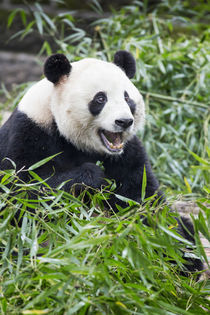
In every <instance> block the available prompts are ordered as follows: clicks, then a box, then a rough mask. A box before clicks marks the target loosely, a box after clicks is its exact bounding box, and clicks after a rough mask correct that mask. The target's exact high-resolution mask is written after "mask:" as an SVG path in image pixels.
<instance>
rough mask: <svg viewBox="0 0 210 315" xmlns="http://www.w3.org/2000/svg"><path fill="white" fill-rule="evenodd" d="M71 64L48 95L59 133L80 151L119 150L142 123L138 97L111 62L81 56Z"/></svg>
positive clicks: (121, 72)
mask: <svg viewBox="0 0 210 315" xmlns="http://www.w3.org/2000/svg"><path fill="white" fill-rule="evenodd" d="M71 65H72V69H71V72H70V75H69V76H68V77H67V76H64V77H63V78H62V79H61V80H60V81H59V83H58V84H56V85H55V87H54V90H53V94H52V97H51V110H52V113H53V116H54V119H55V121H56V123H57V126H58V129H59V131H60V133H61V134H62V135H63V136H64V137H65V138H66V139H67V140H68V141H70V142H72V143H74V145H75V146H76V147H77V148H79V149H81V150H84V151H88V152H92V151H95V152H99V153H107V154H120V153H122V152H123V149H124V147H125V145H126V142H127V141H128V140H129V139H130V138H131V137H132V136H133V134H135V133H136V132H137V130H138V129H139V127H141V126H143V122H144V112H145V110H144V102H143V100H142V96H141V95H140V93H139V92H138V90H137V89H136V88H135V86H134V85H133V84H132V83H131V81H130V80H129V78H128V77H127V76H126V74H125V73H124V72H123V71H122V70H121V69H120V68H119V67H118V66H116V65H115V64H112V63H108V62H104V61H100V60H96V59H84V60H81V61H78V62H75V63H72V64H71Z"/></svg>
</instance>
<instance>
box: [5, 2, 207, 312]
mask: <svg viewBox="0 0 210 315" xmlns="http://www.w3.org/2000/svg"><path fill="white" fill-rule="evenodd" d="M202 4H203V5H202ZM199 5H200V7H199V8H197V7H196V6H193V4H192V3H191V2H187V1H185V2H184V4H183V3H182V1H170V2H169V1H161V3H160V5H159V6H156V8H155V10H154V9H153V8H148V7H147V1H144V2H143V4H142V3H141V2H139V1H132V5H130V6H128V7H124V8H122V9H121V11H120V12H114V13H113V15H112V16H110V17H109V18H106V19H101V20H98V21H95V23H94V24H93V25H92V33H91V35H90V34H88V33H86V32H85V31H84V30H80V29H79V28H78V27H76V26H75V21H73V19H72V17H71V16H70V15H68V14H63V15H60V16H56V17H53V18H51V17H48V18H46V15H45V14H43V13H42V9H41V7H40V6H37V11H36V12H37V13H36V14H35V12H34V13H33V14H34V15H33V16H32V20H33V21H34V22H33V23H31V20H29V17H28V15H27V13H24V11H18V12H16V14H19V12H21V18H22V20H23V24H24V30H23V32H22V33H20V34H19V35H20V36H22V37H23V40H24V36H28V35H29V34H32V32H39V33H40V35H41V36H43V40H44V42H43V46H42V47H40V53H41V54H42V53H49V54H50V53H51V47H50V44H49V42H48V40H47V38H49V36H51V37H53V38H54V41H55V43H56V44H57V47H58V51H59V52H64V53H65V54H66V55H67V56H68V57H69V58H70V60H78V59H80V58H84V57H87V56H91V57H97V58H102V59H105V60H109V61H111V60H112V56H113V55H114V52H116V50H118V49H128V50H130V51H131V52H132V53H133V54H134V56H135V57H136V60H137V75H136V78H135V79H134V83H135V85H136V86H137V87H138V88H139V90H140V91H141V92H142V94H143V96H144V99H145V103H146V108H147V119H146V127H145V131H144V132H143V133H141V134H139V136H140V137H141V138H142V139H143V142H144V144H145V147H146V149H147V152H148V154H149V156H150V160H151V163H152V165H153V169H154V170H155V173H156V175H157V177H158V179H159V181H160V182H161V185H162V189H163V190H164V191H166V194H167V196H168V198H169V199H172V200H176V199H180V198H185V199H187V200H188V199H190V200H195V198H196V200H197V204H198V206H199V208H200V212H199V215H198V217H194V216H193V215H191V219H192V220H193V223H194V227H195V240H196V246H194V245H192V244H189V243H186V241H185V240H183V239H181V238H180V236H179V235H178V234H177V233H176V220H175V219H174V217H175V216H176V215H177V214H175V213H171V212H169V209H168V207H167V206H166V205H162V206H157V205H156V204H155V203H153V202H152V200H149V201H148V202H147V203H146V204H145V205H144V206H141V205H138V204H136V203H134V202H133V201H129V206H128V207H127V208H126V209H121V208H120V209H119V212H118V213H117V214H116V213H113V211H112V209H109V210H108V209H107V208H108V203H107V199H108V196H109V194H110V193H113V188H114V183H112V187H109V190H110V189H111V191H112V192H107V190H102V191H95V193H94V194H93V195H91V196H89V197H90V200H91V204H90V205H88V204H86V203H85V202H84V196H83V195H81V196H80V197H78V198H75V197H74V196H72V195H70V194H68V193H64V192H63V191H62V190H57V191H51V189H50V188H49V187H48V186H47V185H46V184H44V186H45V189H44V191H43V195H42V196H41V197H38V199H36V200H34V199H32V197H31V192H33V193H34V194H38V192H39V191H40V189H41V188H40V185H41V183H40V182H39V179H37V176H36V174H35V171H36V166H34V167H32V168H31V170H30V172H31V176H32V181H31V182H30V183H19V182H18V181H17V174H16V171H15V165H13V169H11V170H8V171H6V172H3V173H2V174H1V182H0V187H1V190H2V193H1V198H0V209H1V217H0V251H1V256H0V279H1V280H0V307H1V308H0V309H1V313H2V314H4V315H8V314H14V315H19V314H38V315H39V314H50V315H52V314H56V315H57V314H58V315H61V314H65V315H67V314H79V315H84V314H85V315H87V314H98V315H99V314H100V315H101V314H114V315H116V314H117V315H118V314H119V315H120V314H123V315H124V314H148V315H151V314H154V315H156V314H164V315H165V314H167V315H177V314H178V315H182V314H187V315H190V314H196V315H197V314H199V315H200V314H207V313H208V310H209V308H210V302H209V299H208V297H209V294H210V286H209V280H206V279H203V280H200V281H199V282H197V281H196V274H192V275H190V276H189V277H184V276H181V275H180V273H179V272H178V270H179V269H180V268H183V262H184V260H183V257H182V252H183V251H184V252H185V253H186V254H188V255H196V256H197V257H200V258H201V259H202V260H203V261H205V262H206V264H207V263H208V259H207V257H206V254H205V251H204V248H203V245H202V243H201V241H200V236H201V235H202V237H203V238H205V239H206V240H210V234H209V230H210V214H209V209H208V208H207V205H208V204H209V192H210V190H209V184H210V183H209V178H210V177H209V169H210V161H209V158H210V152H209V149H208V141H209V139H208V137H209V117H210V116H209V102H210V90H209V88H208V87H209V83H210V82H209V81H210V51H209V34H210V33H209V28H208V22H205V21H208V19H209V17H208V14H207V13H206V10H205V5H206V4H205V3H203V2H202V1H201V2H200V4H199ZM196 10H197V11H196ZM16 14H13V15H12V16H10V18H9V26H10V27H12V23H13V20H14V19H15V18H17V15H16ZM25 87H26V85H25V84H24V85H22V86H21V87H18V90H17V92H15V91H13V92H12V93H11V94H10V92H9V94H8V93H7V91H6V90H5V91H6V92H5V93H6V94H8V101H7V102H6V105H8V104H9V107H10V108H14V107H15V106H16V105H17V103H18V100H19V99H20V98H21V96H22V94H23V91H24V89H25ZM2 93H4V91H3V90H2ZM4 108H5V105H3V104H2V105H1V109H4ZM37 181H38V182H37ZM8 183H10V184H11V187H10V189H9V188H8ZM14 191H16V194H14V193H13V192H14ZM181 194H182V197H180V196H181ZM119 198H121V197H120V196H119ZM152 203H153V205H151V204H152ZM152 210H154V214H153V215H152ZM17 214H18V215H17ZM145 216H146V217H147V218H148V220H149V222H150V226H145V225H144V224H143V222H142V220H143V218H144V217H145ZM18 217H19V219H18ZM18 220H19V221H18ZM192 247H193V251H192V250H190V248H192ZM171 261H173V262H176V264H174V263H171Z"/></svg>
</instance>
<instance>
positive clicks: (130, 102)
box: [124, 91, 136, 115]
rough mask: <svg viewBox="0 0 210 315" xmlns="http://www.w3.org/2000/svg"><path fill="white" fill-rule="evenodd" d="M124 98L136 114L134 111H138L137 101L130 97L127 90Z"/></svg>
mask: <svg viewBox="0 0 210 315" xmlns="http://www.w3.org/2000/svg"><path fill="white" fill-rule="evenodd" d="M124 98H125V101H126V102H127V104H128V106H129V107H130V110H131V113H132V114H133V115H134V113H135V111H136V103H135V102H134V101H133V100H132V99H131V98H130V97H129V95H128V93H127V92H126V91H125V92H124Z"/></svg>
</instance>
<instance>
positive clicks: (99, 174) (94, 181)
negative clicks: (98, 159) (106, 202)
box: [81, 162, 105, 188]
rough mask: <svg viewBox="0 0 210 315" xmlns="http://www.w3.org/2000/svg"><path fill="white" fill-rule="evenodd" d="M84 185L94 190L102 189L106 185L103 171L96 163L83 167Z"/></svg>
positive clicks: (85, 164)
mask: <svg viewBox="0 0 210 315" xmlns="http://www.w3.org/2000/svg"><path fill="white" fill-rule="evenodd" d="M81 172H82V183H84V184H85V185H87V186H90V187H92V188H101V186H102V185H103V184H105V180H104V177H105V175H104V172H103V170H102V169H101V168H100V167H99V166H98V165H96V164H94V163H90V162H87V163H84V164H82V166H81Z"/></svg>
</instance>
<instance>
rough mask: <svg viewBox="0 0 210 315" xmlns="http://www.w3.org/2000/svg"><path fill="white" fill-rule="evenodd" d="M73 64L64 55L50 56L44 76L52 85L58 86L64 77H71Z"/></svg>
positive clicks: (46, 62)
mask: <svg viewBox="0 0 210 315" xmlns="http://www.w3.org/2000/svg"><path fill="white" fill-rule="evenodd" d="M70 71H71V64H70V62H69V61H68V59H67V58H66V56H64V55H63V54H55V55H52V56H50V57H49V58H48V59H47V60H46V61H45V64H44V75H45V76H46V78H47V79H48V80H49V81H51V82H52V83H54V84H56V83H58V82H59V80H60V78H61V77H62V76H64V75H67V76H68V75H69V73H70Z"/></svg>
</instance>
